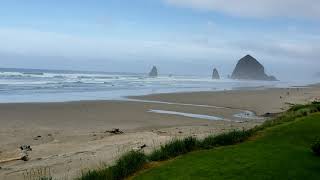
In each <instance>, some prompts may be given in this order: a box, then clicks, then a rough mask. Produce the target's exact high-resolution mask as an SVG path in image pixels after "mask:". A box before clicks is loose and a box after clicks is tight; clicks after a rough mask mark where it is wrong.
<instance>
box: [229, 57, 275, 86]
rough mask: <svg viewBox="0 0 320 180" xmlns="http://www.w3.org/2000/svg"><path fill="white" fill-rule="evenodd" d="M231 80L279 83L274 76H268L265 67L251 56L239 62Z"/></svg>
mask: <svg viewBox="0 0 320 180" xmlns="http://www.w3.org/2000/svg"><path fill="white" fill-rule="evenodd" d="M231 78H232V79H242V80H263V81H277V79H276V78H275V77H274V76H268V75H267V74H266V73H265V71H264V67H263V65H262V64H260V63H259V62H258V61H257V60H256V59H255V58H254V57H252V56H250V55H246V56H245V57H243V58H241V59H240V60H239V62H238V64H237V65H236V67H235V69H234V71H233V73H232V75H231Z"/></svg>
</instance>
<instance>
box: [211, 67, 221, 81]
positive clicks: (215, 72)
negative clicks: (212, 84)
mask: <svg viewBox="0 0 320 180" xmlns="http://www.w3.org/2000/svg"><path fill="white" fill-rule="evenodd" d="M212 79H220V75H219V72H218V70H217V69H216V68H214V69H213V73H212Z"/></svg>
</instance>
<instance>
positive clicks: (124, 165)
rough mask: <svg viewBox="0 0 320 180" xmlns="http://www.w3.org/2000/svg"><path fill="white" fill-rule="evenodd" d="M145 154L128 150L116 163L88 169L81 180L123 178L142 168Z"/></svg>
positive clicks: (145, 159) (144, 162) (145, 160)
mask: <svg viewBox="0 0 320 180" xmlns="http://www.w3.org/2000/svg"><path fill="white" fill-rule="evenodd" d="M146 162H147V158H146V155H145V154H144V153H142V152H137V151H130V152H128V153H127V154H125V155H123V156H122V157H121V158H120V159H119V160H118V161H116V164H115V165H114V166H111V167H107V168H104V169H100V170H95V171H89V172H87V173H86V174H83V175H82V177H81V178H80V179H81V180H92V179H94V180H100V179H101V180H105V179H110V180H119V179H124V178H126V177H128V176H130V175H132V174H133V173H135V172H137V171H138V170H140V169H142V168H143V166H144V165H145V164H146Z"/></svg>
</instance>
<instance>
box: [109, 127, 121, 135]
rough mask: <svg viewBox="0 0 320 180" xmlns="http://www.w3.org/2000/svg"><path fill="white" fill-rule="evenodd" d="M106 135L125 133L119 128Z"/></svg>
mask: <svg viewBox="0 0 320 180" xmlns="http://www.w3.org/2000/svg"><path fill="white" fill-rule="evenodd" d="M105 132H106V133H111V134H123V133H124V132H123V131H120V129H119V128H115V129H112V130H111V131H105Z"/></svg>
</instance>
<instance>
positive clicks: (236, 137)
mask: <svg viewBox="0 0 320 180" xmlns="http://www.w3.org/2000/svg"><path fill="white" fill-rule="evenodd" d="M254 132H255V131H254V130H242V131H240V130H234V131H231V132H228V133H223V134H220V135H217V136H209V137H206V138H205V139H203V140H202V142H201V146H202V147H203V148H205V149H210V148H213V147H218V146H226V145H233V144H237V143H240V142H243V141H244V140H246V139H247V138H249V137H250V136H251V135H253V134H254Z"/></svg>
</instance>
